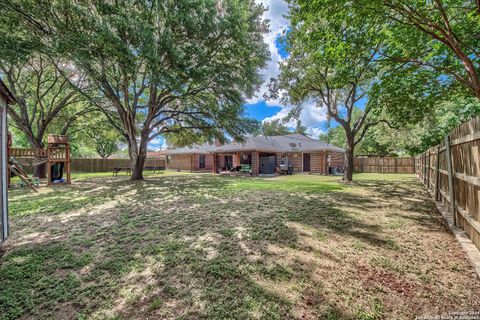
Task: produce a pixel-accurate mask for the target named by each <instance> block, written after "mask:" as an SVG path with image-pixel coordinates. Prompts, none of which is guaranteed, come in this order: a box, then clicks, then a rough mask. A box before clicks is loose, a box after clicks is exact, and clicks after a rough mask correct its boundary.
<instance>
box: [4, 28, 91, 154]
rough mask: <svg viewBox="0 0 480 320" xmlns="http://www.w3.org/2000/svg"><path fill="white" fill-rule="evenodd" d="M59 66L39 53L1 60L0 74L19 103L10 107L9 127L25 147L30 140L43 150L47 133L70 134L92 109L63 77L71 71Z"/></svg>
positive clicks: (30, 142)
mask: <svg viewBox="0 0 480 320" xmlns="http://www.w3.org/2000/svg"><path fill="white" fill-rule="evenodd" d="M0 27H1V25H0ZM6 58H10V59H11V60H7V59H6ZM55 63H60V61H59V60H57V61H55V62H53V61H52V60H50V59H48V58H46V57H44V56H43V55H39V54H32V55H30V56H28V57H24V60H22V59H20V57H19V56H18V57H17V58H13V57H11V56H10V55H6V56H5V57H1V58H0V75H1V76H2V77H3V78H4V80H5V82H6V84H7V86H8V87H9V89H10V91H11V92H12V93H13V95H14V96H15V98H16V100H17V103H16V104H13V105H10V106H9V110H8V113H9V125H10V127H11V128H15V129H13V130H12V129H11V130H12V131H15V134H16V135H18V134H20V135H21V136H20V137H14V139H15V140H16V141H21V142H20V144H22V145H23V146H26V145H25V143H24V141H25V140H26V141H28V147H33V148H43V147H44V145H45V142H46V138H47V137H46V136H47V134H49V133H53V134H67V133H68V130H69V129H70V127H71V126H72V124H73V123H74V122H75V121H76V120H77V119H78V117H80V116H81V115H83V114H86V113H88V112H90V111H91V110H92V108H91V106H90V105H88V104H87V103H86V102H85V100H84V98H83V97H81V96H80V95H79V94H78V93H77V92H76V90H75V89H74V88H73V87H72V86H71V85H70V84H69V81H68V80H67V79H65V78H64V77H63V75H62V72H64V71H65V70H66V69H67V68H66V67H58V68H57V67H56V66H55Z"/></svg>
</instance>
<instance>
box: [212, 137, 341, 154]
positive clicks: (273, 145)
mask: <svg viewBox="0 0 480 320" xmlns="http://www.w3.org/2000/svg"><path fill="white" fill-rule="evenodd" d="M246 150H251V151H269V152H311V151H322V150H330V151H337V152H345V150H343V149H342V148H339V147H337V146H334V145H331V144H327V143H325V142H322V141H318V140H315V139H313V138H310V137H307V136H304V135H301V134H287V135H284V136H256V137H253V138H249V139H247V141H245V142H244V143H238V142H233V143H229V144H226V145H223V146H221V147H218V148H217V149H216V150H215V152H236V151H246Z"/></svg>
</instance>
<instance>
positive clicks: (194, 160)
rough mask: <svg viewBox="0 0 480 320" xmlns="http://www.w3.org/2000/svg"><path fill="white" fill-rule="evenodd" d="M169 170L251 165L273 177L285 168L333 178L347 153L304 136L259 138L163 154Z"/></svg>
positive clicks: (217, 170)
mask: <svg viewBox="0 0 480 320" xmlns="http://www.w3.org/2000/svg"><path fill="white" fill-rule="evenodd" d="M163 153H164V154H165V155H166V156H167V168H170V169H177V170H188V171H202V170H210V171H213V172H215V173H218V172H224V171H231V170H235V168H238V167H239V166H241V165H249V166H250V167H251V171H252V174H255V175H257V174H273V173H275V172H276V171H277V168H278V167H280V165H281V164H289V165H292V166H293V169H294V172H309V173H318V174H329V173H330V171H331V168H335V169H336V170H337V171H343V167H344V161H345V159H344V155H345V150H343V149H342V148H339V147H336V146H334V145H330V144H327V143H324V142H321V141H318V140H315V139H312V138H310V137H307V136H304V135H301V134H288V135H284V136H256V137H252V138H248V139H247V140H246V141H245V142H243V143H238V142H232V143H229V144H225V145H220V146H218V145H214V144H204V145H199V146H192V147H186V148H178V149H172V150H166V151H163Z"/></svg>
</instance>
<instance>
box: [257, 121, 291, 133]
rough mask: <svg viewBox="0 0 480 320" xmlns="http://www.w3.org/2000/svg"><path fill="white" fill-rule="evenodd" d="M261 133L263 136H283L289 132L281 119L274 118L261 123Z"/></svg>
mask: <svg viewBox="0 0 480 320" xmlns="http://www.w3.org/2000/svg"><path fill="white" fill-rule="evenodd" d="M262 133H263V135H265V136H283V135H286V134H289V133H291V132H290V130H289V129H288V127H287V126H285V125H284V124H283V123H282V120H281V119H275V120H272V121H265V122H263V123H262Z"/></svg>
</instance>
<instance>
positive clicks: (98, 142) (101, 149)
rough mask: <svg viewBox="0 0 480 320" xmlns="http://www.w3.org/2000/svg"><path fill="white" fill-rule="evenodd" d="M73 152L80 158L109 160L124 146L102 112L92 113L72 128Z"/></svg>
mask: <svg viewBox="0 0 480 320" xmlns="http://www.w3.org/2000/svg"><path fill="white" fill-rule="evenodd" d="M71 128H72V129H71V135H72V136H73V137H74V141H73V142H72V151H73V152H74V153H77V152H78V153H79V154H78V156H85V155H97V156H100V157H101V158H102V159H107V158H108V157H110V156H111V155H112V154H113V153H115V152H117V151H119V150H120V145H121V144H124V143H123V141H122V137H121V136H120V134H119V133H118V132H117V130H115V128H113V127H112V126H111V125H110V123H109V122H108V121H107V119H106V118H105V116H104V115H103V114H102V113H101V112H98V111H96V112H92V113H89V114H87V115H85V116H83V117H82V118H81V121H77V122H76V123H75V124H74V126H72V127H71Z"/></svg>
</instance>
